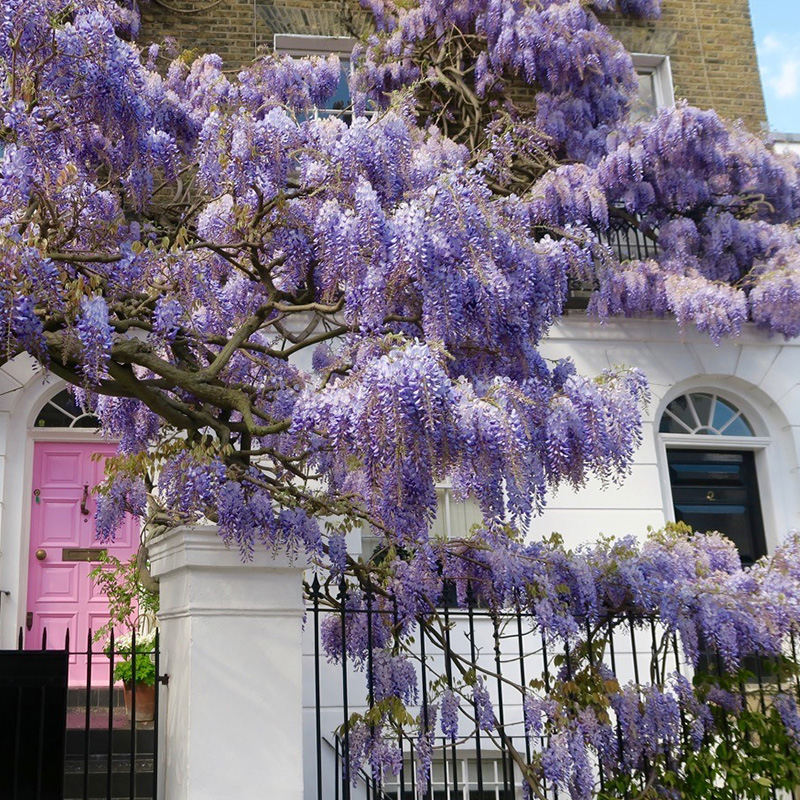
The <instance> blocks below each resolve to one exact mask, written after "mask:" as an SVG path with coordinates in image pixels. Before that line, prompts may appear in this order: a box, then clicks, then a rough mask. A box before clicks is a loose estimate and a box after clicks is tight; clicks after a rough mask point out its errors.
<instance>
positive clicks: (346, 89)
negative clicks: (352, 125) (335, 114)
mask: <svg viewBox="0 0 800 800" xmlns="http://www.w3.org/2000/svg"><path fill="white" fill-rule="evenodd" d="M340 63H341V65H342V70H341V72H340V74H339V85H338V86H337V87H336V91H335V92H334V94H333V97H331V98H330V99H329V100H328V101H327V102H326V103H325V104H324V105H323V106H321V107H320V112H321V113H323V109H324V110H330V111H342V110H344V109H345V108H347V107H348V106H349V105H350V59H349V58H342V59H340Z"/></svg>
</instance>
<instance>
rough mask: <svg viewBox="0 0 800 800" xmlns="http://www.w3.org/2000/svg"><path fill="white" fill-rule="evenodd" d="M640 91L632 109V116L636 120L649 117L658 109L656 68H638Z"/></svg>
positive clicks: (637, 75)
mask: <svg viewBox="0 0 800 800" xmlns="http://www.w3.org/2000/svg"><path fill="white" fill-rule="evenodd" d="M636 77H637V78H638V79H639V91H638V93H637V96H636V99H635V100H634V104H633V108H632V109H631V117H633V119H635V120H644V119H649V118H650V117H652V116H654V115H655V113H656V111H657V110H658V101H657V99H656V73H655V70H652V69H650V70H640V71H639V70H637V72H636Z"/></svg>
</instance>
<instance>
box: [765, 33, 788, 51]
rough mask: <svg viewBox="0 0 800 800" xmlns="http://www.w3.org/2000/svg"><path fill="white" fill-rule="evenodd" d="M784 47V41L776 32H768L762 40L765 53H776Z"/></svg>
mask: <svg viewBox="0 0 800 800" xmlns="http://www.w3.org/2000/svg"><path fill="white" fill-rule="evenodd" d="M784 47H785V45H784V43H783V42H782V41H781V40H780V38H779V37H778V36H776V35H775V34H774V33H768V34H767V35H766V36H765V37H764V38H763V39H762V40H761V48H762V50H763V52H765V53H774V52H776V51H778V50H783V49H784Z"/></svg>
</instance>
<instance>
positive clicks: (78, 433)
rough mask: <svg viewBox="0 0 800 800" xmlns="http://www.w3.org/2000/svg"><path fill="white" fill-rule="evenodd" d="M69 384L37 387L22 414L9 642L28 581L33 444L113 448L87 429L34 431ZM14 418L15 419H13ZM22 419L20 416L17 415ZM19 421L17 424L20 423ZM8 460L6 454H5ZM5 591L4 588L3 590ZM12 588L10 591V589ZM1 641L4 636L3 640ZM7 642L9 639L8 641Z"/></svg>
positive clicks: (21, 614) (21, 620) (20, 619)
mask: <svg viewBox="0 0 800 800" xmlns="http://www.w3.org/2000/svg"><path fill="white" fill-rule="evenodd" d="M68 385H69V384H67V383H66V382H65V381H62V380H60V379H58V380H52V382H50V383H47V384H44V385H43V386H41V388H40V390H39V391H38V392H37V395H36V397H35V398H32V402H30V403H29V404H28V406H27V408H26V409H24V410H23V414H24V424H25V445H24V453H23V463H22V482H21V483H22V497H21V498H20V503H21V506H20V516H19V520H20V528H19V561H18V563H19V574H18V580H17V584H16V592H17V596H16V601H17V604H16V605H17V608H16V612H17V613H16V621H15V626H14V632H13V634H14V636H13V640H12V641H16V636H17V632H18V631H19V629H20V627H24V625H25V612H26V610H27V602H28V578H29V571H30V543H31V498H32V496H33V450H34V444H35V443H36V442H53V443H58V442H77V443H81V444H91V443H94V442H96V443H102V444H111V445H113V444H116V440H115V439H109V438H106V437H104V436H103V435H102V434H101V433H100V432H99V431H93V430H92V429H91V428H37V427H35V425H34V423H35V421H36V418H37V417H38V416H39V413H40V412H41V410H42V408H44V406H45V405H46V404H47V403H48V402H49V401H50V400H52V398H53V397H55V396H56V395H57V394H58V393H59V392H61V391H63V390H64V389H66V388H67V386H68ZM15 416H16V415H15ZM20 416H22V415H20ZM22 421H23V420H19V422H20V423H21V422H22ZM6 457H8V453H7V454H6ZM3 588H6V587H3ZM12 588H13V587H12ZM3 638H4V640H5V638H6V637H5V636H4V637H3ZM9 638H10V637H9Z"/></svg>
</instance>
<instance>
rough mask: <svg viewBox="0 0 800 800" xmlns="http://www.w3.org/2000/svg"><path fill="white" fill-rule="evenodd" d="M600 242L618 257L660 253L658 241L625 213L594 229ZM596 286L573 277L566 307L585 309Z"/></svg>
mask: <svg viewBox="0 0 800 800" xmlns="http://www.w3.org/2000/svg"><path fill="white" fill-rule="evenodd" d="M594 233H595V235H596V236H597V238H598V240H599V242H600V244H601V245H603V246H604V247H606V248H607V249H608V250H609V251H610V253H611V255H612V256H613V257H614V259H615V260H617V261H619V262H620V263H623V262H625V261H632V260H636V261H646V260H647V259H651V258H655V257H656V256H657V255H658V253H659V249H658V240H657V238H656V237H655V236H654V235H653V234H652V233H649V232H645V231H643V230H642V228H641V227H639V226H638V225H636V224H634V223H633V222H632V221H631V220H630V219H627V218H626V217H625V216H614V215H612V216H611V217H610V219H609V223H608V228H606V229H605V230H599V229H595V230H594ZM596 288H597V285H596V284H595V283H594V282H593V281H591V280H583V279H581V278H578V277H574V278H572V279H571V280H570V283H569V297H568V298H567V303H566V307H567V308H571V309H585V308H586V307H587V306H588V305H589V299H590V298H591V296H592V292H594V291H595V289H596Z"/></svg>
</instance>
